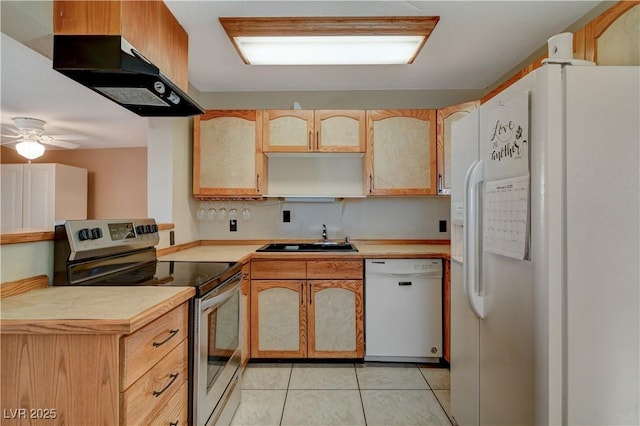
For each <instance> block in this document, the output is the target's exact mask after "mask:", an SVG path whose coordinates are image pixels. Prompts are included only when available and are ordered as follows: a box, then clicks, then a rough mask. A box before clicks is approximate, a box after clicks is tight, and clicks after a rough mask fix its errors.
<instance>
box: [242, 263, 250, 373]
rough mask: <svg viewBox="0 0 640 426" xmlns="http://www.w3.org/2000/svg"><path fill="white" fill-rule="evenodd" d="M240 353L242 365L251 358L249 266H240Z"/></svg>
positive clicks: (246, 264) (247, 264)
mask: <svg viewBox="0 0 640 426" xmlns="http://www.w3.org/2000/svg"><path fill="white" fill-rule="evenodd" d="M240 336H241V338H240V352H241V354H242V357H241V359H242V365H246V364H247V363H248V362H249V358H251V264H249V263H245V264H244V265H242V285H241V286H240Z"/></svg>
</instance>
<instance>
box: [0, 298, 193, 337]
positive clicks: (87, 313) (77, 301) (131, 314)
mask: <svg viewBox="0 0 640 426" xmlns="http://www.w3.org/2000/svg"><path fill="white" fill-rule="evenodd" d="M193 295H194V289H193V288H191V287H144V286H140V287H136V286H134V287H116V286H113V287H91V286H88V287H81V286H79V287H48V288H43V289H38V290H32V291H28V292H26V293H21V294H18V295H15V296H11V297H7V298H4V299H2V300H0V332H1V333H2V334H20V333H26V334H36V333H37V334H130V333H132V332H134V331H136V330H137V329H139V328H141V327H143V326H144V325H146V324H148V323H149V322H151V321H153V320H155V319H156V318H158V317H160V316H161V315H162V314H164V313H166V312H169V311H170V310H171V309H173V308H175V307H177V306H179V305H180V304H182V303H183V302H185V301H186V300H189V299H190V298H191V297H193Z"/></svg>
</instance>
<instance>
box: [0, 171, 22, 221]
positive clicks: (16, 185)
mask: <svg viewBox="0 0 640 426" xmlns="http://www.w3.org/2000/svg"><path fill="white" fill-rule="evenodd" d="M22 167H23V165H22V164H3V165H2V202H1V203H0V205H1V206H2V212H1V213H2V229H15V228H22Z"/></svg>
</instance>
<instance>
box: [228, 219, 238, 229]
mask: <svg viewBox="0 0 640 426" xmlns="http://www.w3.org/2000/svg"><path fill="white" fill-rule="evenodd" d="M237 231H238V221H237V220H235V219H231V220H230V221H229V232H237Z"/></svg>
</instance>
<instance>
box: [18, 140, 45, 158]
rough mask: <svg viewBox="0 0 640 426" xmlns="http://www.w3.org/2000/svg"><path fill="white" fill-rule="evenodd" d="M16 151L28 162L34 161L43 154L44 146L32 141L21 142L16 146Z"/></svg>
mask: <svg viewBox="0 0 640 426" xmlns="http://www.w3.org/2000/svg"><path fill="white" fill-rule="evenodd" d="M16 151H18V154H20V155H22V156H23V157H24V158H26V159H28V160H34V159H36V158H38V157H41V156H42V154H44V145H42V144H40V143H38V142H37V141H34V140H29V139H26V140H23V141H22V142H20V143H18V144H16Z"/></svg>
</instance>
